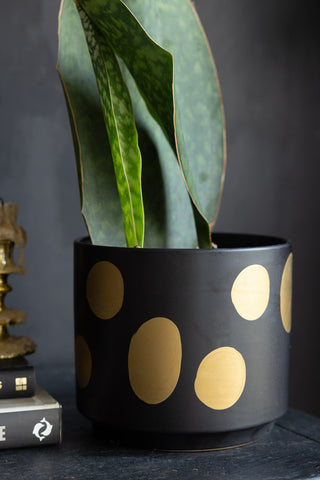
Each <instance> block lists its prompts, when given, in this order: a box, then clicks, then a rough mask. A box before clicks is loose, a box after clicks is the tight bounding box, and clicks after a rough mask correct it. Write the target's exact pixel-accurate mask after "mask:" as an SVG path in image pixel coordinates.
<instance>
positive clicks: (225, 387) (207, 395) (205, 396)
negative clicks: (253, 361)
mask: <svg viewBox="0 0 320 480" xmlns="http://www.w3.org/2000/svg"><path fill="white" fill-rule="evenodd" d="M245 383H246V364H245V361H244V359H243V357H242V355H241V353H240V352H238V350H236V349H235V348H232V347H221V348H217V349H216V350H213V351H212V352H211V353H209V354H208V355H207V356H206V357H205V358H204V359H203V360H202V362H201V363H200V365H199V368H198V371H197V376H196V379H195V382H194V389H195V392H196V395H197V397H198V398H199V400H200V401H201V402H202V403H204V404H205V405H206V406H207V407H209V408H212V409H213V410H225V409H227V408H230V407H232V406H233V405H234V404H235V403H236V402H237V401H238V400H239V398H240V397H241V394H242V392H243V389H244V386H245Z"/></svg>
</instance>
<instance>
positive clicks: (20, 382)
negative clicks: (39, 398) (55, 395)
mask: <svg viewBox="0 0 320 480" xmlns="http://www.w3.org/2000/svg"><path fill="white" fill-rule="evenodd" d="M35 388H36V375H35V370H34V367H33V366H32V365H30V363H29V362H28V361H27V360H26V359H25V358H24V357H17V358H9V359H1V360H0V399H2V398H20V397H31V396H33V395H34V394H35Z"/></svg>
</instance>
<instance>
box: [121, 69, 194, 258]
mask: <svg viewBox="0 0 320 480" xmlns="http://www.w3.org/2000/svg"><path fill="white" fill-rule="evenodd" d="M120 68H121V70H122V73H123V76H124V79H125V81H126V84H127V85H128V88H129V91H130V96H131V99H132V103H133V109H134V116H135V120H136V125H137V129H138V134H139V145H140V149H141V154H142V159H143V162H142V186H143V200H144V207H145V215H146V231H145V244H146V246H148V247H166V248H195V247H196V246H197V244H198V243H197V234H196V228H195V221H194V216H193V211H192V205H191V201H190V197H189V195H188V192H187V189H186V185H185V182H184V180H183V177H182V175H181V171H180V167H179V164H178V162H177V160H176V156H175V153H174V151H173V150H172V148H171V146H170V143H169V142H168V140H167V138H166V137H165V135H164V134H163V131H162V129H161V128H160V126H159V125H158V123H157V122H156V121H155V120H154V118H153V117H152V116H151V114H150V113H149V111H148V109H147V107H146V104H145V102H144V101H143V98H142V97H141V95H140V93H139V90H138V88H137V86H136V84H135V81H134V79H133V78H132V76H131V74H130V73H129V71H128V69H127V68H126V66H125V64H124V62H122V61H120Z"/></svg>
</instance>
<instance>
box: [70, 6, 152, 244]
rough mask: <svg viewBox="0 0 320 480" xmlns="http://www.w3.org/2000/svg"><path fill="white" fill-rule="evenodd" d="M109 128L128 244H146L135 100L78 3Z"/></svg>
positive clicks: (111, 53) (111, 52) (111, 55)
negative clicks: (132, 99)
mask: <svg viewBox="0 0 320 480" xmlns="http://www.w3.org/2000/svg"><path fill="white" fill-rule="evenodd" d="M78 10H79V14H80V18H81V21H82V25H83V29H84V32H85V35H86V40H87V44H88V48H89V53H90V56H91V60H92V65H93V68H94V71H95V75H96V79H97V85H98V90H99V94H100V100H101V105H102V112H103V115H104V119H105V124H106V128H107V132H108V138H109V143H110V146H111V152H112V158H113V163H114V169H115V175H116V179H117V185H118V191H119V197H120V203H121V208H122V215H123V222H124V230H125V235H126V241H127V246H128V247H135V246H140V247H142V246H143V237H144V211H143V203H142V191H141V156H140V150H139V146H138V137H137V131H136V127H135V121H134V117H133V111H132V104H131V99H130V95H129V92H128V89H127V86H126V84H125V83H124V80H123V77H122V74H121V71H120V68H119V65H118V62H117V59H116V57H115V55H114V53H113V51H112V49H111V48H110V46H109V44H108V43H107V42H106V40H105V38H104V37H102V36H100V35H99V34H98V32H97V31H96V30H95V29H94V28H93V26H92V23H91V21H90V19H89V17H88V16H87V14H86V13H85V11H84V10H83V9H82V8H81V7H80V5H78Z"/></svg>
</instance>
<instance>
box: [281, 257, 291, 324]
mask: <svg viewBox="0 0 320 480" xmlns="http://www.w3.org/2000/svg"><path fill="white" fill-rule="evenodd" d="M292 263H293V255H292V253H290V255H289V256H288V258H287V261H286V264H285V267H284V270H283V274H282V279H281V289H280V310H281V319H282V324H283V328H284V329H285V331H286V332H287V333H290V332H291V304H292Z"/></svg>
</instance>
